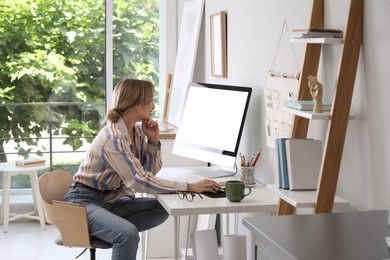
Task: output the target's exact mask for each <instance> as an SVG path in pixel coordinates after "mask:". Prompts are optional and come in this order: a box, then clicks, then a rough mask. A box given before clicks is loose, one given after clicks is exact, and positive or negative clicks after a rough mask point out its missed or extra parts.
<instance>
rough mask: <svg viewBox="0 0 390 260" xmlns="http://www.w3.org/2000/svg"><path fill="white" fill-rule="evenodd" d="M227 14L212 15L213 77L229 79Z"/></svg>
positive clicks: (223, 12)
mask: <svg viewBox="0 0 390 260" xmlns="http://www.w3.org/2000/svg"><path fill="white" fill-rule="evenodd" d="M226 20H227V14H226V12H225V11H221V12H219V13H216V14H212V15H210V47H211V48H210V50H211V75H212V76H214V77H221V78H226V77H227V39H226V24H227V21H226Z"/></svg>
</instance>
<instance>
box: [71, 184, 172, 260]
mask: <svg viewBox="0 0 390 260" xmlns="http://www.w3.org/2000/svg"><path fill="white" fill-rule="evenodd" d="M105 196H106V194H104V193H102V192H99V191H97V190H94V189H91V188H88V187H84V186H78V187H70V188H69V191H68V192H67V194H66V195H65V201H67V202H72V203H79V204H84V205H85V206H86V209H87V219H88V227H89V233H90V235H91V236H94V237H96V238H99V239H100V240H103V241H106V242H108V243H111V244H112V245H113V246H112V256H111V259H112V260H124V259H126V260H135V259H136V257H137V250H138V243H139V240H140V239H139V232H141V231H144V230H148V229H150V228H153V227H156V226H158V225H160V224H161V223H163V222H164V221H165V220H166V219H167V218H168V216H169V215H168V213H167V212H166V211H165V209H164V208H163V207H162V206H161V204H160V203H159V202H158V201H157V200H156V199H154V198H134V199H133V198H130V197H122V198H120V199H118V200H117V201H115V202H113V203H106V202H104V198H105Z"/></svg>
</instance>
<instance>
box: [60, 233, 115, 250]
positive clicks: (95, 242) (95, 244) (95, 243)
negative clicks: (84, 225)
mask: <svg viewBox="0 0 390 260" xmlns="http://www.w3.org/2000/svg"><path fill="white" fill-rule="evenodd" d="M54 242H55V243H56V244H57V245H59V246H63V245H64V243H63V241H62V237H61V234H60V235H58V236H57V237H56V239H55V240H54ZM91 246H92V248H100V249H109V248H112V244H110V243H108V242H105V241H103V240H100V239H99V238H96V237H92V238H91Z"/></svg>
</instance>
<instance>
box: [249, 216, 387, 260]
mask: <svg viewBox="0 0 390 260" xmlns="http://www.w3.org/2000/svg"><path fill="white" fill-rule="evenodd" d="M387 222H388V211H387V210H381V211H362V212H344V213H333V214H314V215H290V216H277V217H269V216H258V217H249V218H244V220H243V224H244V226H246V227H247V228H248V229H249V230H251V232H252V234H253V235H254V236H255V237H256V240H258V239H259V240H260V241H261V244H262V246H263V248H262V247H261V246H259V251H260V252H261V251H262V249H263V250H264V251H266V252H270V251H269V250H268V248H265V247H266V246H269V247H274V249H275V250H276V251H277V252H276V254H279V256H280V254H282V255H283V259H302V260H305V259H343V260H349V259H354V260H356V259H386V258H389V257H390V251H389V249H388V248H387V246H386V242H385V236H386V234H387V229H388V224H387ZM271 252H275V251H272V250H271ZM271 258H272V257H271Z"/></svg>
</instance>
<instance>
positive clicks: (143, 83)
mask: <svg viewBox="0 0 390 260" xmlns="http://www.w3.org/2000/svg"><path fill="white" fill-rule="evenodd" d="M153 96H154V85H153V83H152V82H150V81H147V80H138V79H124V80H121V81H119V82H118V84H117V85H116V86H115V88H114V92H113V95H112V109H110V110H109V111H108V112H107V120H108V121H110V122H113V123H115V122H117V121H118V119H119V118H120V117H121V115H122V113H123V112H125V111H126V110H127V109H129V108H132V107H134V106H136V105H139V104H141V105H142V106H146V105H147V104H148V103H149V102H150V101H151V100H152V99H153Z"/></svg>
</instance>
